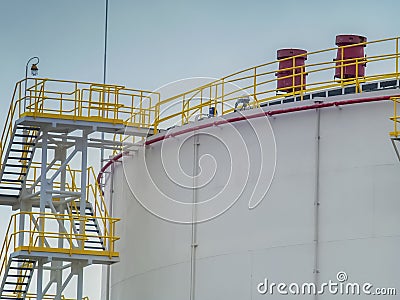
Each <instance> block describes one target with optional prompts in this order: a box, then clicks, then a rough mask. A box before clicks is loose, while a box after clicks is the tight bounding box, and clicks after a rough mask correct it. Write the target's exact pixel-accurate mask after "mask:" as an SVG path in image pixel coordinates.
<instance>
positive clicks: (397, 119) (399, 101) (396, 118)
mask: <svg viewBox="0 0 400 300" xmlns="http://www.w3.org/2000/svg"><path fill="white" fill-rule="evenodd" d="M391 100H392V101H393V117H391V118H390V120H392V121H393V131H391V132H390V133H389V134H390V136H393V137H396V138H397V137H399V136H400V129H399V126H398V123H400V115H399V113H400V111H399V108H398V106H399V105H400V97H393V98H391Z"/></svg>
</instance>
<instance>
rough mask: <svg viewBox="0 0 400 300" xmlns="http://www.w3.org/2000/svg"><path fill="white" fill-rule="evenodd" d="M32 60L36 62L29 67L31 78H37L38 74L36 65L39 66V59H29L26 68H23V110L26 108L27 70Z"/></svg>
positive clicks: (35, 57)
mask: <svg viewBox="0 0 400 300" xmlns="http://www.w3.org/2000/svg"><path fill="white" fill-rule="evenodd" d="M33 60H36V62H35V63H32V65H31V74H32V76H37V75H38V73H39V68H38V66H37V65H38V64H39V57H37V56H34V57H31V58H30V59H29V60H28V62H27V63H26V67H25V97H24V108H26V91H27V88H28V68H29V63H30V62H31V61H33Z"/></svg>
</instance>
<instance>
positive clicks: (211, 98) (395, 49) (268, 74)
mask: <svg viewBox="0 0 400 300" xmlns="http://www.w3.org/2000/svg"><path fill="white" fill-rule="evenodd" d="M399 39H400V37H394V38H387V39H381V40H377V41H371V42H365V43H360V44H355V45H347V46H342V47H334V48H329V49H325V50H319V51H314V52H308V53H306V54H300V55H297V56H295V57H289V58H286V59H282V60H275V61H272V62H268V63H264V64H261V65H258V66H255V67H250V68H247V69H245V70H242V71H239V72H235V73H233V74H230V75H228V76H225V77H222V78H220V79H218V80H214V81H212V82H210V83H208V84H204V85H202V86H200V87H197V88H194V89H191V90H189V91H186V92H184V93H181V94H178V95H175V96H173V97H170V98H167V99H162V100H161V101H160V102H158V103H157V104H156V107H157V109H156V111H158V112H159V113H158V114H156V115H157V117H158V118H157V119H156V121H155V124H154V128H155V129H157V128H159V127H160V125H161V124H166V125H164V127H169V126H172V125H176V124H178V125H180V124H185V123H187V122H189V121H190V120H192V118H194V117H195V115H196V114H205V112H204V109H208V108H209V107H215V108H216V109H217V111H218V114H222V115H224V114H227V113H231V112H233V111H234V104H235V102H236V100H237V99H239V98H241V97H243V95H248V97H249V98H250V99H251V101H250V106H251V107H258V106H259V105H260V104H263V103H266V102H269V101H272V100H279V99H284V98H286V97H298V99H299V100H303V99H304V96H305V94H309V93H311V92H314V91H317V90H324V89H329V88H336V87H337V88H344V87H346V86H349V85H354V86H355V92H356V93H361V92H362V89H361V84H362V83H365V82H372V81H377V80H384V79H389V78H397V79H398V78H399V77H400V73H399V58H400V53H399ZM357 46H368V48H367V49H368V53H369V54H368V55H366V56H365V57H360V58H349V59H345V58H344V59H335V60H334V59H333V58H336V54H337V51H344V49H346V48H350V47H357ZM305 55H307V58H308V60H307V63H306V64H305V65H304V66H302V67H299V66H296V65H294V64H292V65H293V67H289V68H285V69H279V66H278V65H279V62H281V61H284V60H294V59H295V58H297V57H302V56H305ZM341 57H344V56H343V55H342V56H341ZM364 64H367V66H368V68H367V70H371V71H368V73H369V74H368V75H365V76H359V74H358V67H359V66H360V65H364ZM349 66H353V67H354V69H355V77H354V78H348V79H340V78H336V79H335V78H334V76H333V75H334V74H335V71H336V70H337V69H338V68H339V69H341V72H340V73H341V74H343V69H344V68H345V67H349ZM296 70H297V72H298V73H297V72H296ZM284 71H287V73H288V74H289V75H287V76H281V77H279V78H277V77H276V73H277V72H281V74H282V72H284ZM378 71H379V72H378ZM297 76H298V78H301V82H300V83H299V84H297V85H296V84H295V83H294V82H295V81H294V78H295V77H297ZM305 76H307V82H303V77H305ZM282 79H293V86H291V87H290V91H289V92H283V91H282V89H279V88H277V82H278V80H282ZM175 102H177V103H180V102H182V107H181V109H178V110H175V111H173V112H172V113H165V114H164V113H162V110H163V108H166V107H168V106H169V105H170V104H171V103H175ZM160 112H161V113H160ZM206 113H208V112H207V111H206Z"/></svg>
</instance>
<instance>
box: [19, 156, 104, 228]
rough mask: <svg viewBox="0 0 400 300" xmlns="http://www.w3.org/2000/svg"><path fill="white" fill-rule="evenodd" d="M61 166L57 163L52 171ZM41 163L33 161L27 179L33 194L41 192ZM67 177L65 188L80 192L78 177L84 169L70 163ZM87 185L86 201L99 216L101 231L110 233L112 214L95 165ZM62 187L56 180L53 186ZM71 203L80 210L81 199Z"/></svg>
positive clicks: (89, 174) (89, 170)
mask: <svg viewBox="0 0 400 300" xmlns="http://www.w3.org/2000/svg"><path fill="white" fill-rule="evenodd" d="M59 167H60V165H59V164H55V165H54V166H53V167H51V168H50V170H49V171H50V172H51V171H57V170H58V168H59ZM40 170H41V167H40V163H38V162H32V164H31V167H30V173H29V174H28V176H29V177H28V179H27V181H26V185H27V188H28V189H29V188H32V194H35V193H36V194H38V193H39V192H40ZM66 170H67V172H66V175H67V176H66V178H65V190H66V191H69V192H77V193H79V192H80V190H81V189H80V187H78V185H77V184H76V182H77V178H78V177H80V176H81V174H82V171H81V170H77V169H72V168H71V167H70V166H69V165H67V167H66ZM86 178H87V185H86V201H87V202H89V203H91V204H92V208H93V215H94V216H95V217H97V218H98V219H99V220H101V222H99V227H100V231H101V232H103V233H104V234H105V235H108V234H109V228H108V227H107V220H108V219H110V217H111V216H110V214H109V212H108V209H107V204H106V202H105V199H104V195H103V192H102V190H101V188H100V186H99V184H98V182H97V178H96V173H95V171H94V168H93V167H89V168H88V169H87V177H86ZM60 187H61V182H60V181H57V180H56V181H54V183H53V188H55V189H59V188H60ZM53 200H54V201H60V199H53ZM70 205H71V206H72V207H73V208H75V209H76V211H79V209H78V206H79V199H77V200H73V201H71V202H70Z"/></svg>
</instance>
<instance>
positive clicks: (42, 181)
mask: <svg viewBox="0 0 400 300" xmlns="http://www.w3.org/2000/svg"><path fill="white" fill-rule="evenodd" d="M47 146H48V132H47V130H43V133H42V160H41V166H40V167H41V168H40V214H41V216H40V220H39V231H40V232H41V233H40V236H41V238H40V239H39V245H40V246H43V245H44V233H43V231H44V222H45V220H44V216H43V215H42V214H44V213H45V212H46V204H47V200H48V195H47V193H46V190H47V188H48V182H47V178H46V175H47V148H48V147H47Z"/></svg>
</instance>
